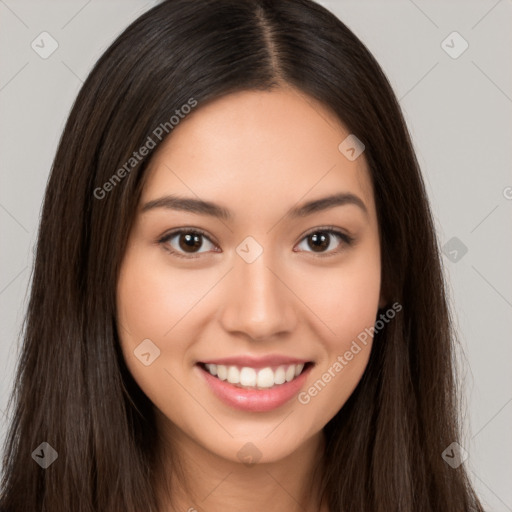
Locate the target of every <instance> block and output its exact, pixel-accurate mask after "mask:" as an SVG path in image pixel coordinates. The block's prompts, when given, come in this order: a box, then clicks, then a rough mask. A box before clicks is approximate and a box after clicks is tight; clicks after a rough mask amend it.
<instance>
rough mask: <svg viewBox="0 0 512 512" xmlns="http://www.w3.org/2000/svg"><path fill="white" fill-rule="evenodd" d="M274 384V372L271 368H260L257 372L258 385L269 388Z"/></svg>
mask: <svg viewBox="0 0 512 512" xmlns="http://www.w3.org/2000/svg"><path fill="white" fill-rule="evenodd" d="M273 385H274V372H273V371H272V368H262V369H261V370H260V371H259V372H258V387H259V388H271V387H272V386H273Z"/></svg>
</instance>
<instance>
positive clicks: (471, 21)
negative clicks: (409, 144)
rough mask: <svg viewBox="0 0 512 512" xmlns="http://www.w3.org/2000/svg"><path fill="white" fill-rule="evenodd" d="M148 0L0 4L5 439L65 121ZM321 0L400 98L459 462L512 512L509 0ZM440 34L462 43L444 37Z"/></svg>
mask: <svg viewBox="0 0 512 512" xmlns="http://www.w3.org/2000/svg"><path fill="white" fill-rule="evenodd" d="M155 3H156V2H147V1H144V0H140V1H139V0H124V1H99V0H89V1H87V0H79V1H75V0H68V1H66V2H56V1H55V2H50V1H41V0H39V1H37V2H36V1H33V2H28V1H16V0H0V53H1V58H0V115H1V123H0V155H1V174H0V176H1V178H0V179H1V182H0V240H1V252H0V335H1V340H0V368H1V374H0V413H1V416H2V421H1V425H0V436H1V439H3V438H4V437H5V431H6V422H7V420H8V418H7V417H6V415H5V414H4V411H5V408H6V405H7V398H8V394H9V392H10V389H11V385H12V382H13V378H14V373H13V372H14V368H15V364H16V359H17V356H18V352H19V341H18V333H19V329H20V326H21V322H22V319H23V314H24V311H25V307H26V301H27V297H28V292H27V291H28V286H29V278H30V273H31V267H32V262H33V255H32V248H33V244H34V242H35V240H36V233H37V226H38V218H39V213H40V208H41V202H42V198H43V193H44V187H45V184H46V180H47V177H48V173H49V169H50V167H51V162H52V159H53V156H54V153H55V150H56V147H57V143H58V140H59V137H60V134H61V131H62V129H63V127H64V123H65V120H66V117H67V115H68V113H69V110H70V108H71V105H72V102H73V100H74V98H75V96H76V94H77V93H78V90H79V88H80V86H81V85H82V82H83V80H84V79H85V77H86V76H87V74H88V72H89V71H90V69H91V67H92V65H93V64H94V62H95V61H96V60H97V59H98V57H99V56H100V55H101V53H102V52H103V51H104V50H105V49H106V47H107V46H108V45H109V44H110V42H111V41H112V40H113V39H114V38H115V37H116V36H117V35H118V34H119V33H120V32H121V31H122V30H123V29H124V28H125V27H126V26H127V25H128V23H129V22H131V21H132V20H133V19H135V18H136V17H137V16H138V15H139V14H141V13H142V12H144V11H145V10H147V9H148V8H150V7H151V6H152V5H154V4H155ZM321 3H322V4H323V5H325V6H326V7H328V8H329V9H330V10H331V11H333V12H334V13H335V14H336V15H337V16H338V17H339V18H340V19H341V20H342V21H344V22H345V23H346V24H347V25H348V26H349V27H350V28H351V29H352V30H353V31H354V32H355V33H356V35H358V37H360V38H361V39H362V41H363V42H364V43H365V44H366V45H367V46H368V48H369V49H370V51H371V52H372V53H373V54H374V55H375V57H376V58H377V60H378V61H379V63H380V64H381V65H382V67H383V69H384V71H385V72H386V74H387V75H388V77H389V79H390V81H391V83H392V85H393V87H394V89H395V92H396V94H397V96H398V98H399V99H400V104H401V106H402V109H403V111H404V114H405V117H406V120H407V122H408V126H409V129H410V132H411V134H412V137H413V141H414V144H415V148H416V151H417V155H418V158H419V161H420V164H421V166H422V169H423V173H424V176H425V180H426V183H427V187H428V192H429V196H430V200H431V204H432V208H433V211H434V215H435V218H436V225H437V229H438V235H439V239H440V242H441V244H442V245H443V246H445V247H446V250H445V252H446V255H445V256H443V259H444V262H445V265H446V278H447V281H448V287H449V292H450V295H451V304H452V308H453V311H454V314H455V315H456V321H457V328H458V332H459V336H460V340H461V348H460V351H459V352H460V354H459V356H460V357H459V359H460V361H461V365H462V366H461V367H462V371H463V374H464V376H465V379H464V381H463V390H464V395H465V399H466V410H467V414H466V417H465V423H464V425H465V432H466V435H465V440H464V444H463V447H464V448H465V450H466V451H467V452H468V453H469V458H468V459H467V461H466V462H465V464H466V466H467V467H468V468H469V471H470V474H471V476H472V479H473V481H474V484H475V486H476V488H477V491H478V492H479V494H480V496H481V497H482V500H483V502H484V503H485V504H486V505H487V507H488V510H494V511H512V488H511V486H510V482H511V481H512V463H511V461H512V429H511V426H512V403H511V402H512V372H511V371H510V369H511V360H512V344H511V338H510V333H511V324H512V315H511V312H512V311H511V309H512V286H511V284H512V283H511V281H512V272H511V271H510V261H512V258H511V255H512V237H511V236H510V233H511V232H512V230H511V224H512V222H511V220H512V219H511V215H510V213H511V209H512V176H511V174H510V164H511V160H512V155H511V146H512V144H511V141H512V117H511V114H512V68H511V65H510V63H511V62H512V58H511V57H512V55H511V54H512V30H511V20H512V2H511V0H499V1H496V0H482V1H479V2H468V1H462V0H461V1H459V2H442V3H441V2H433V1H426V0H423V1H420V0H415V1H412V0H402V1H381V2H377V1H371V2H370V1H361V0H359V1H357V2H355V1H345V0H337V1H323V2H321ZM43 31H47V32H49V33H50V34H51V36H52V37H53V38H54V39H55V40H56V41H57V42H58V45H59V46H58V48H57V50H56V51H55V52H54V53H53V54H52V55H51V56H50V57H48V58H47V59H43V58H41V57H40V56H39V55H38V54H37V53H36V52H35V51H34V50H33V49H32V47H31V43H32V41H34V40H36V42H37V40H38V39H37V38H38V36H39V34H41V32H43ZM453 31H457V32H458V33H459V34H460V35H461V36H462V37H463V38H464V40H466V41H467V43H468V44H469V47H468V49H467V50H466V51H465V52H464V53H462V54H461V55H460V56H458V57H457V58H452V57H451V56H449V55H448V54H447V53H446V51H445V49H443V46H442V42H443V41H444V40H445V39H446V38H447V36H449V35H450V34H451V33H452V32H453ZM445 44H448V45H450V46H451V47H452V49H451V50H450V51H452V52H454V51H455V52H458V51H460V49H461V48H462V46H461V41H460V40H457V39H453V37H452V38H451V39H450V38H448V40H447V43H445ZM46 47H47V48H48V46H46ZM507 233H508V235H507ZM454 237H455V240H453V238H454ZM446 244H448V245H446ZM464 247H466V248H467V253H465V254H464ZM56 342H58V341H57V340H56ZM440 456H441V454H440Z"/></svg>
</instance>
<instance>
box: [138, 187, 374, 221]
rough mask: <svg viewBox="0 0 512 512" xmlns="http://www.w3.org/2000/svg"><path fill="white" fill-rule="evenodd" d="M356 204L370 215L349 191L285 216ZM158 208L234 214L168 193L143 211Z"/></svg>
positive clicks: (227, 216)
mask: <svg viewBox="0 0 512 512" xmlns="http://www.w3.org/2000/svg"><path fill="white" fill-rule="evenodd" d="M345 205H355V206H357V207H359V208H360V209H361V210H362V211H363V212H364V213H365V215H368V210H367V208H366V205H365V204H364V202H363V201H362V199H361V198H359V197H358V196H356V195H355V194H352V193H349V192H343V193H338V194H334V195H330V196H327V197H322V198H319V199H314V200H312V201H308V202H307V203H304V204H302V205H299V206H295V207H293V208H291V209H290V210H288V212H287V213H286V214H285V217H287V218H290V219H294V218H297V217H306V216H307V215H311V214H313V213H317V212H320V211H323V210H327V209H329V208H334V207H335V206H345ZM156 208H167V209H171V210H181V211H186V212H191V213H197V214H199V215H209V216H211V217H216V218H219V219H223V220H231V219H233V217H234V216H233V214H232V213H231V212H230V211H229V210H228V209H226V208H224V207H223V206H220V205H218V204H216V203H213V202H211V201H204V200H201V199H194V198H192V197H179V196H176V195H167V196H164V197H160V198H158V199H153V200H151V201H149V202H147V203H146V204H144V206H143V207H142V212H143V213H144V212H147V211H150V210H154V209H156Z"/></svg>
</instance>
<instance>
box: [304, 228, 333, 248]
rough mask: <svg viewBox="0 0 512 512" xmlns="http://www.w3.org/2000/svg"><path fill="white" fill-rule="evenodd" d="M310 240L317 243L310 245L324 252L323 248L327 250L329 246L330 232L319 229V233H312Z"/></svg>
mask: <svg viewBox="0 0 512 512" xmlns="http://www.w3.org/2000/svg"><path fill="white" fill-rule="evenodd" d="M309 240H310V241H312V242H313V244H315V245H312V244H311V243H310V244H309V246H310V247H311V248H312V249H313V250H314V251H316V252H322V250H325V249H327V248H328V247H329V234H328V233H324V232H323V231H319V232H318V233H314V234H312V235H310V236H309ZM316 244H318V245H316Z"/></svg>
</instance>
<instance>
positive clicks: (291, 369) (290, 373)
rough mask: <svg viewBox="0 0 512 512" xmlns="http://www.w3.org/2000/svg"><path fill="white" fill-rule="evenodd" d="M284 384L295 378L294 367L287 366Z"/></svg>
mask: <svg viewBox="0 0 512 512" xmlns="http://www.w3.org/2000/svg"><path fill="white" fill-rule="evenodd" d="M285 375H286V382H290V381H291V380H292V379H293V378H294V377H295V366H294V365H292V366H288V369H287V370H286V374H285Z"/></svg>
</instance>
